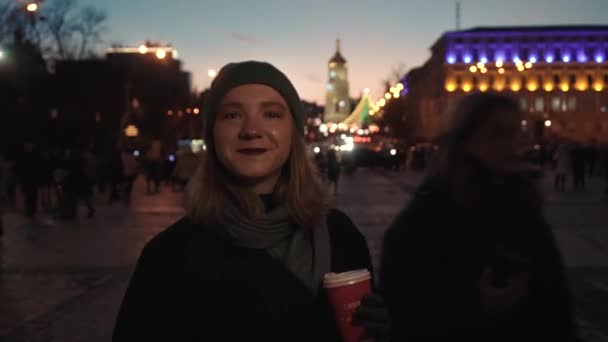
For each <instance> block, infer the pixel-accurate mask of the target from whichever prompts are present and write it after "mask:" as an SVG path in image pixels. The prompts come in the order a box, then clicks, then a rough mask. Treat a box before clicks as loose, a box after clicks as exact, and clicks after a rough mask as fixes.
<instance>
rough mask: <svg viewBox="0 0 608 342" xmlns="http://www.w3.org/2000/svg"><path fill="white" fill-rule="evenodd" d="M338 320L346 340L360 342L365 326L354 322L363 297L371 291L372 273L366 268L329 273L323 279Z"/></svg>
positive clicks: (345, 341)
mask: <svg viewBox="0 0 608 342" xmlns="http://www.w3.org/2000/svg"><path fill="white" fill-rule="evenodd" d="M323 286H324V287H325V289H326V291H327V295H328V297H329V301H330V303H331V305H332V307H333V310H334V314H335V317H336V322H337V323H338V327H339V328H340V333H341V334H342V339H343V341H344V342H359V340H360V339H361V337H363V328H362V327H360V326H354V325H353V324H352V320H353V313H354V312H355V310H357V308H358V307H359V305H360V304H361V299H362V298H363V296H364V295H365V294H367V293H370V292H371V290H372V289H371V275H370V274H369V271H368V270H366V269H362V270H356V271H349V272H343V273H328V274H326V275H325V277H324V279H323Z"/></svg>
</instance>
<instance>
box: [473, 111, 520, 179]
mask: <svg viewBox="0 0 608 342" xmlns="http://www.w3.org/2000/svg"><path fill="white" fill-rule="evenodd" d="M522 119H523V115H522V114H521V113H519V112H515V111H510V110H502V111H499V112H497V113H495V114H494V115H493V116H492V118H491V119H490V120H488V121H487V122H485V123H484V124H483V125H482V126H481V127H480V128H479V129H478V130H477V131H476V132H475V133H474V134H473V136H472V137H471V139H470V140H469V145H468V151H469V153H471V154H472V155H473V156H474V157H476V158H477V159H479V160H480V161H481V162H482V163H483V164H484V165H485V166H486V167H488V168H489V169H491V170H493V171H495V172H500V173H511V172H517V171H519V170H521V169H522V168H523V165H524V162H525V159H524V156H525V149H526V145H525V141H524V135H523V132H522V129H521V121H522Z"/></svg>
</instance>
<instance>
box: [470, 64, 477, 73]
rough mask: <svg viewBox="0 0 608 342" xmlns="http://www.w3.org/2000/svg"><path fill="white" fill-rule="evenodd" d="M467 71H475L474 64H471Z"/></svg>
mask: <svg viewBox="0 0 608 342" xmlns="http://www.w3.org/2000/svg"><path fill="white" fill-rule="evenodd" d="M469 71H471V72H476V71H477V67H476V66H474V65H471V67H470V68H469Z"/></svg>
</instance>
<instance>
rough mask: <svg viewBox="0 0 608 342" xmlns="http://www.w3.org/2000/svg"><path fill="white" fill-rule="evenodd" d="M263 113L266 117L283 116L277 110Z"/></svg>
mask: <svg viewBox="0 0 608 342" xmlns="http://www.w3.org/2000/svg"><path fill="white" fill-rule="evenodd" d="M264 115H265V116H266V117H267V118H280V117H281V116H283V114H281V113H279V112H266V113H264Z"/></svg>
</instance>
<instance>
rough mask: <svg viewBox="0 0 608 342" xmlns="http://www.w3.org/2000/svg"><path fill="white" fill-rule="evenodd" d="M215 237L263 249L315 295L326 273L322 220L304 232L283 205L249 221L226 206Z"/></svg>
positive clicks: (327, 248) (326, 246)
mask: <svg viewBox="0 0 608 342" xmlns="http://www.w3.org/2000/svg"><path fill="white" fill-rule="evenodd" d="M220 223H221V225H219V227H218V228H217V229H219V230H220V231H219V233H220V235H221V236H223V237H224V238H227V239H228V240H229V241H230V242H231V243H232V244H234V245H236V246H239V247H245V248H254V249H264V250H266V251H267V252H268V253H269V254H270V255H271V256H272V257H274V258H276V259H278V260H280V261H282V262H283V264H284V265H285V266H286V268H287V269H288V270H290V271H291V272H292V273H293V274H294V275H295V276H296V277H297V278H298V279H300V280H301V281H302V282H303V283H304V284H305V285H306V287H308V288H309V289H310V290H312V291H313V293H317V291H318V289H319V288H320V285H321V283H322V281H323V276H324V275H325V273H327V272H330V267H331V265H330V243H329V232H328V230H327V222H326V219H323V220H321V222H320V223H319V224H318V225H317V227H312V229H304V228H302V227H300V226H299V225H297V224H295V223H294V222H293V220H292V219H291V218H290V215H289V210H288V207H287V205H286V204H282V205H279V206H278V207H276V208H274V209H272V210H270V211H267V212H266V213H265V214H264V216H263V217H261V218H259V219H257V220H251V219H249V218H247V217H245V216H243V215H242V214H241V211H240V210H239V209H238V208H237V207H236V206H235V205H234V204H232V203H229V204H227V205H226V207H225V209H224V213H223V215H222V217H221V220H220Z"/></svg>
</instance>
